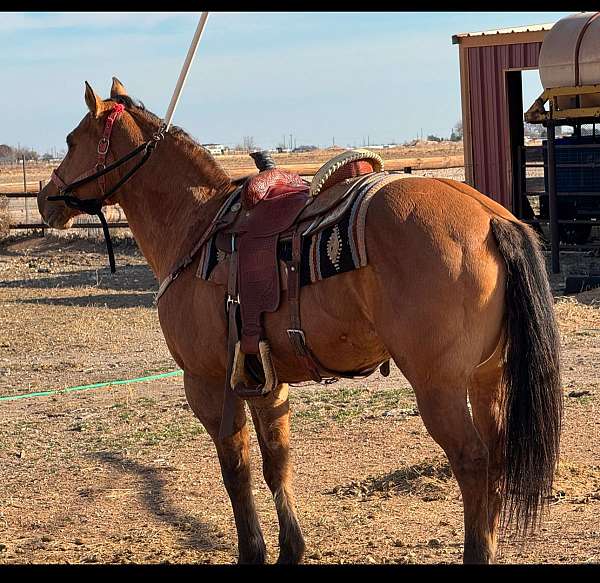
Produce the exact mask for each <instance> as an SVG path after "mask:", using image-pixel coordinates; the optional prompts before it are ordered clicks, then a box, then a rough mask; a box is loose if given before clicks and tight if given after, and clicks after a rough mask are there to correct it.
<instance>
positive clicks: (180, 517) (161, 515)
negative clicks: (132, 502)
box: [87, 452, 232, 550]
mask: <svg viewBox="0 0 600 583" xmlns="http://www.w3.org/2000/svg"><path fill="white" fill-rule="evenodd" d="M87 455H88V456H89V457H93V458H95V459H97V460H99V461H101V462H102V463H104V464H107V465H109V466H111V467H113V468H115V469H116V470H118V471H120V472H127V473H129V474H133V475H137V476H139V477H140V478H141V479H142V480H143V482H144V486H145V487H143V488H142V493H141V497H142V501H143V503H144V505H145V506H146V508H147V509H148V510H149V511H150V512H152V513H153V514H154V515H155V516H156V517H157V518H158V519H159V520H161V521H162V522H165V523H167V524H169V525H171V526H173V527H175V528H176V529H177V530H178V531H179V533H180V535H181V538H182V543H183V545H184V546H186V547H189V548H193V549H196V550H232V545H231V544H230V543H226V542H224V541H221V540H220V539H219V540H216V539H217V531H218V529H217V528H216V527H214V526H211V525H209V524H206V523H204V522H202V521H200V520H198V519H197V518H195V517H194V516H190V515H189V514H185V513H183V512H181V511H180V510H179V509H178V508H176V507H175V506H174V505H173V503H172V502H171V500H170V499H169V497H168V496H166V494H165V486H166V480H165V479H164V478H163V477H162V476H161V475H160V470H159V469H158V468H154V467H151V466H147V465H144V464H141V463H139V462H136V461H133V460H131V459H127V458H125V457H123V456H122V455H121V454H119V453H117V452H93V453H90V454H87Z"/></svg>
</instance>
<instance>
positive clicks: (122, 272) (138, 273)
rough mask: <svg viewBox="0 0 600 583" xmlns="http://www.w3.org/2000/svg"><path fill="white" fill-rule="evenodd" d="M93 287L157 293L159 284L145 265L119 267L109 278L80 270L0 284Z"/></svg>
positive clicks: (106, 274)
mask: <svg viewBox="0 0 600 583" xmlns="http://www.w3.org/2000/svg"><path fill="white" fill-rule="evenodd" d="M90 286H93V287H96V288H99V289H106V290H116V291H121V290H128V291H156V290H157V289H158V284H157V282H156V279H155V278H154V276H153V275H152V271H151V270H150V268H149V267H148V266H147V265H122V266H119V267H118V270H117V273H115V274H113V275H111V274H110V271H109V269H108V268H101V269H81V270H77V271H72V272H67V273H59V274H56V275H49V276H46V277H31V278H23V279H13V280H5V281H0V287H5V288H16V289H61V288H77V287H90Z"/></svg>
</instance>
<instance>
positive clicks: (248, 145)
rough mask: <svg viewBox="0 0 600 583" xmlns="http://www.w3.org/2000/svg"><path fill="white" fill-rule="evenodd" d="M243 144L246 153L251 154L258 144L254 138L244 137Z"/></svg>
mask: <svg viewBox="0 0 600 583" xmlns="http://www.w3.org/2000/svg"><path fill="white" fill-rule="evenodd" d="M242 144H243V149H244V150H246V152H251V151H252V150H255V149H256V144H255V143H254V138H253V137H252V136H244V139H243V141H242Z"/></svg>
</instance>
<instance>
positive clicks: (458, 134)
mask: <svg viewBox="0 0 600 583" xmlns="http://www.w3.org/2000/svg"><path fill="white" fill-rule="evenodd" d="M462 139H463V124H462V119H459V120H458V121H457V122H456V124H455V125H454V127H453V128H452V133H451V134H450V141H451V142H460V141H461V140H462Z"/></svg>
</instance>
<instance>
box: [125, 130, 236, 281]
mask: <svg viewBox="0 0 600 583" xmlns="http://www.w3.org/2000/svg"><path fill="white" fill-rule="evenodd" d="M228 186H229V180H228V178H227V175H226V174H225V173H224V172H223V171H222V170H221V169H220V168H219V166H218V165H217V164H216V162H215V161H214V160H212V159H211V158H210V156H208V155H207V154H204V153H203V152H194V151H193V147H192V146H191V145H189V144H182V143H181V142H180V140H178V139H176V138H174V137H173V136H171V135H167V137H166V138H165V140H164V142H162V143H160V144H159V145H158V146H157V148H156V151H155V152H154V153H153V154H152V156H151V157H150V159H149V160H148V162H147V164H146V165H145V166H144V167H142V169H141V170H140V171H139V173H138V174H137V175H134V177H133V178H132V179H131V180H130V181H128V183H126V185H125V186H124V187H123V189H122V192H121V195H120V196H119V198H118V202H119V204H120V205H121V206H122V207H123V210H124V211H125V214H126V216H127V221H128V223H129V227H130V229H131V231H132V233H133V235H134V237H135V239H136V241H137V243H138V245H139V247H140V249H141V251H142V253H143V254H144V256H145V257H146V259H147V261H148V263H149V264H150V266H151V267H152V270H153V271H154V274H155V275H156V277H157V278H158V279H159V280H160V281H162V280H163V279H164V278H165V277H166V276H167V275H169V273H170V270H171V269H172V268H173V266H174V265H175V264H176V263H177V262H178V261H179V260H180V259H181V258H182V257H184V256H185V255H187V253H188V252H189V251H190V249H191V247H192V246H193V244H194V243H195V241H196V240H197V239H198V237H199V236H200V235H201V234H202V232H203V231H204V230H205V229H206V228H207V227H208V225H209V224H210V222H211V220H212V218H213V216H214V215H215V213H216V212H217V209H218V206H219V202H220V200H221V199H222V195H223V194H224V193H225V192H226V191H227V190H228Z"/></svg>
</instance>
